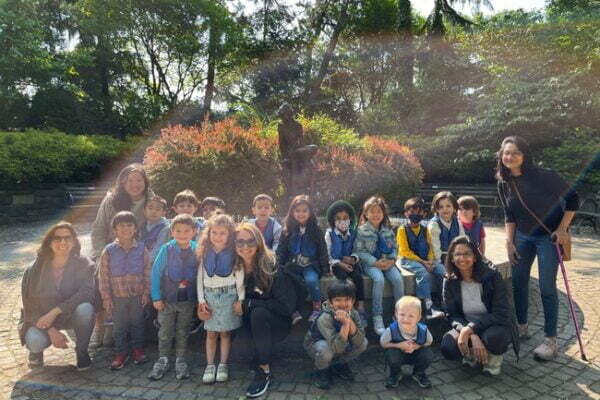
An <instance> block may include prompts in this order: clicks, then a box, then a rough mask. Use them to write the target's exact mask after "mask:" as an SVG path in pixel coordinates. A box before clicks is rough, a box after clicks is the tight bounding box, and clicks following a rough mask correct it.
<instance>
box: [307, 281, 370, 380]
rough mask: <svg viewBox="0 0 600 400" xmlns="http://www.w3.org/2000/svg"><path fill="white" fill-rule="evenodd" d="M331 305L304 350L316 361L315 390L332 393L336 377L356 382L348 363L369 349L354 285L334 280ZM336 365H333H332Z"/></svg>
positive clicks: (326, 305) (325, 307)
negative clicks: (357, 306)
mask: <svg viewBox="0 0 600 400" xmlns="http://www.w3.org/2000/svg"><path fill="white" fill-rule="evenodd" d="M327 298H328V299H329V301H328V302H325V303H324V304H323V311H322V312H321V313H320V314H319V316H318V318H316V319H315V321H314V322H313V323H312V325H311V327H310V329H309V330H308V332H307V333H306V336H304V348H305V349H306V351H307V352H308V355H309V356H310V357H311V358H312V359H313V360H314V361H315V373H314V378H315V381H314V383H315V386H317V387H318V388H319V389H329V387H330V385H331V380H332V378H333V375H337V376H339V377H340V378H342V379H344V380H349V381H353V380H354V373H353V372H352V370H351V369H350V366H349V365H348V363H349V362H350V361H352V360H354V359H355V358H357V357H358V356H359V355H360V354H361V353H363V352H364V351H365V350H366V349H367V344H368V342H367V339H366V337H365V328H364V327H363V326H362V325H361V324H360V316H359V315H358V312H357V311H356V310H355V309H354V308H353V305H354V300H355V287H354V284H353V283H352V282H350V281H346V280H343V281H342V280H337V279H336V280H335V281H334V282H333V283H332V284H331V286H329V289H328V290H327ZM332 362H334V363H332Z"/></svg>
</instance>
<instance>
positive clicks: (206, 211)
mask: <svg viewBox="0 0 600 400" xmlns="http://www.w3.org/2000/svg"><path fill="white" fill-rule="evenodd" d="M218 209H220V210H221V212H220V213H221V214H224V213H225V202H224V201H223V200H222V199H220V198H218V197H205V198H204V200H202V204H201V205H200V212H201V213H202V218H204V221H208V220H209V219H210V218H211V217H212V216H213V215H215V214H216V211H217V210H218Z"/></svg>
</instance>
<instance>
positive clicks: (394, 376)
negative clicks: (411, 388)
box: [385, 372, 400, 389]
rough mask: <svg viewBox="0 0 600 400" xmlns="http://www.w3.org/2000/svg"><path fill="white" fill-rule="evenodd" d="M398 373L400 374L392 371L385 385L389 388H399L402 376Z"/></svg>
mask: <svg viewBox="0 0 600 400" xmlns="http://www.w3.org/2000/svg"><path fill="white" fill-rule="evenodd" d="M398 375H399V374H398V373H397V372H394V373H392V372H390V374H389V375H388V377H387V378H386V380H385V387H386V388H388V389H394V388H397V387H398V384H399V383H400V377H399V376H398Z"/></svg>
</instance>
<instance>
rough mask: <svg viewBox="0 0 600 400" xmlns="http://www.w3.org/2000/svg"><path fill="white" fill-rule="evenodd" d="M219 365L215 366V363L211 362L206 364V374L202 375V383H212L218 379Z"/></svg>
mask: <svg viewBox="0 0 600 400" xmlns="http://www.w3.org/2000/svg"><path fill="white" fill-rule="evenodd" d="M216 374H217V367H215V364H209V365H207V366H206V369H205V370H204V375H202V383H205V384H211V383H215V380H216V379H217V375H216Z"/></svg>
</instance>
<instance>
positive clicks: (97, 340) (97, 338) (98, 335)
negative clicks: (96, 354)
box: [88, 325, 104, 349]
mask: <svg viewBox="0 0 600 400" xmlns="http://www.w3.org/2000/svg"><path fill="white" fill-rule="evenodd" d="M103 337H104V325H101V326H98V325H96V327H94V330H93V331H92V336H91V337H90V344H89V345H88V347H89V348H90V349H97V348H99V347H102V338H103Z"/></svg>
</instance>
